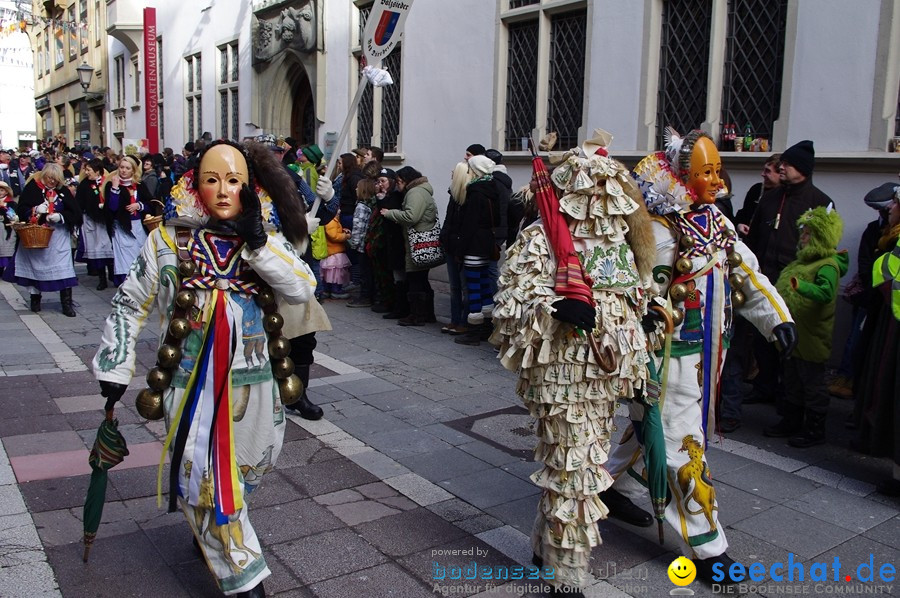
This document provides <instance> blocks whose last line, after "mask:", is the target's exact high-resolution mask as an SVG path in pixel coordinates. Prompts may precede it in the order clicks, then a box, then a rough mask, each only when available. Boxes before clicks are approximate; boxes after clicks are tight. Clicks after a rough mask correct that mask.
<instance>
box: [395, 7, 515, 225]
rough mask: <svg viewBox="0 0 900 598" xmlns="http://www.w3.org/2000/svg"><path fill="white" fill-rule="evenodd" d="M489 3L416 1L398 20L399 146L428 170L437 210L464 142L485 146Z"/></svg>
mask: <svg viewBox="0 0 900 598" xmlns="http://www.w3.org/2000/svg"><path fill="white" fill-rule="evenodd" d="M496 11H497V4H496V3H495V2H487V1H485V0H453V1H452V2H447V1H441V2H434V1H431V2H429V1H423V2H420V3H419V4H416V5H415V8H414V10H412V11H410V13H409V18H408V19H407V21H406V29H405V30H404V33H403V81H402V83H403V89H402V96H403V97H402V104H401V115H400V116H401V124H400V134H401V145H400V148H401V151H402V153H403V154H404V155H405V156H406V164H408V165H410V166H413V167H415V168H416V169H417V170H419V171H420V172H422V174H424V175H425V176H427V177H428V178H429V180H430V182H431V184H432V186H433V187H434V190H435V193H434V195H435V199H436V200H437V202H438V207H439V208H440V213H441V214H442V215H443V213H444V208H445V207H446V205H447V193H446V189H447V187H448V186H449V184H450V171H451V170H452V169H453V167H454V166H455V165H456V163H457V162H459V161H460V160H463V159H464V158H465V152H466V147H468V146H469V145H471V144H473V143H481V144H482V145H484V146H485V147H490V146H491V131H492V128H493V106H494V99H493V94H494V44H495V39H496V36H497V26H496ZM442 218H443V216H442Z"/></svg>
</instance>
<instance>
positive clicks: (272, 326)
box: [263, 312, 284, 332]
mask: <svg viewBox="0 0 900 598" xmlns="http://www.w3.org/2000/svg"><path fill="white" fill-rule="evenodd" d="M282 326H284V318H282V317H281V314H279V313H277V312H276V313H271V314H266V315H265V316H264V317H263V328H265V329H266V332H277V331H279V330H281V327H282Z"/></svg>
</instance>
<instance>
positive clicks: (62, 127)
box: [56, 104, 68, 137]
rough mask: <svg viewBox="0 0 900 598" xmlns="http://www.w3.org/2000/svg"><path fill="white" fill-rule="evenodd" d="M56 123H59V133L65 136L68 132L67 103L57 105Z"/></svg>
mask: <svg viewBox="0 0 900 598" xmlns="http://www.w3.org/2000/svg"><path fill="white" fill-rule="evenodd" d="M56 123H57V125H56V129H57V133H59V134H60V135H62V136H63V137H65V136H66V134H67V133H68V131H67V130H66V105H65V104H60V105H59V106H57V107H56Z"/></svg>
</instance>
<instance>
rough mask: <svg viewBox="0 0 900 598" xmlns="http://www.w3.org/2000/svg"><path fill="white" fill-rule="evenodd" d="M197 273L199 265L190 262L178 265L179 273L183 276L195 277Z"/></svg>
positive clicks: (185, 261)
mask: <svg viewBox="0 0 900 598" xmlns="http://www.w3.org/2000/svg"><path fill="white" fill-rule="evenodd" d="M196 271H197V264H195V263H194V262H192V261H190V260H184V261H183V262H180V263H179V264H178V272H179V273H180V274H181V275H182V276H193V275H194V272H196Z"/></svg>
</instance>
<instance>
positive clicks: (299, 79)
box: [286, 62, 316, 144]
mask: <svg viewBox="0 0 900 598" xmlns="http://www.w3.org/2000/svg"><path fill="white" fill-rule="evenodd" d="M286 75H287V81H288V83H289V85H290V87H291V136H292V137H293V138H294V139H296V140H297V141H298V142H299V143H301V144H306V143H315V142H316V106H315V101H314V98H313V92H312V85H311V84H310V81H309V76H308V75H307V72H306V69H305V68H303V65H302V64H301V63H299V62H294V63H293V64H291V65H290V67H289V68H288V71H287V73H286Z"/></svg>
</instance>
